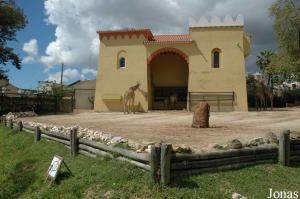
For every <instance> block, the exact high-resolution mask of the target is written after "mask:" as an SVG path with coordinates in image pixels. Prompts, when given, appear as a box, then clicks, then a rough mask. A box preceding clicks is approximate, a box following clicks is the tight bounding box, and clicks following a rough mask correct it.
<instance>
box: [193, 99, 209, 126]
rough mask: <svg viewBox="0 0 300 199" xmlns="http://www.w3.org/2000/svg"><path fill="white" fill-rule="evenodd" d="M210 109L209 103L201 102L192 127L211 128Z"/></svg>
mask: <svg viewBox="0 0 300 199" xmlns="http://www.w3.org/2000/svg"><path fill="white" fill-rule="evenodd" d="M209 111H210V106H209V104H208V103H206V102H200V103H199V104H198V105H197V106H196V109H195V111H194V117H193V124H192V127H194V128H209Z"/></svg>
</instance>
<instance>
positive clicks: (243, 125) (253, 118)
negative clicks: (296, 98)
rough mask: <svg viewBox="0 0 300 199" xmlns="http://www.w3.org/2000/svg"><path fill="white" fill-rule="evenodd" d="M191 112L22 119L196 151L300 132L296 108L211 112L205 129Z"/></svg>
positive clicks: (99, 114) (299, 118)
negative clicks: (195, 122)
mask: <svg viewBox="0 0 300 199" xmlns="http://www.w3.org/2000/svg"><path fill="white" fill-rule="evenodd" d="M192 118H193V113H191V112H190V113H189V112H184V111H154V112H148V113H136V114H130V115H124V114H123V113H80V114H68V115H50V116H38V117H32V118H24V120H27V121H34V122H40V123H46V124H55V125H63V126H71V125H80V126H82V127H86V128H91V129H97V130H102V131H104V132H105V133H111V134H113V135H118V136H123V137H126V138H128V139H130V140H133V141H135V142H138V143H150V142H167V143H172V144H173V145H175V146H178V145H182V144H185V145H188V146H190V147H191V148H192V149H194V150H196V151H198V150H201V149H203V148H206V147H207V146H209V145H210V144H216V143H219V144H223V143H226V142H227V141H228V140H231V139H239V140H241V141H243V142H245V141H247V140H249V139H252V138H257V137H263V136H264V135H265V134H266V133H268V132H274V133H276V134H279V133H280V132H282V131H283V130H284V129H290V130H292V131H296V132H299V131H300V107H298V108H287V109H278V110H275V111H263V112H223V113H215V112H213V113H211V117H210V126H211V128H209V129H195V128H192V127H191V122H192Z"/></svg>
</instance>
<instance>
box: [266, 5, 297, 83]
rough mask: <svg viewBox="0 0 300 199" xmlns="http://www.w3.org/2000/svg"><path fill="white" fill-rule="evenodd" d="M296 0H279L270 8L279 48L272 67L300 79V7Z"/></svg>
mask: <svg viewBox="0 0 300 199" xmlns="http://www.w3.org/2000/svg"><path fill="white" fill-rule="evenodd" d="M297 5H299V4H296V3H295V2H294V0H277V1H276V2H275V3H274V4H273V5H272V7H271V8H270V16H272V17H274V24H273V27H274V30H275V34H276V38H277V41H278V46H279V49H278V50H277V53H276V55H275V56H274V57H273V59H272V61H271V67H270V68H272V69H273V70H275V71H276V72H277V73H278V72H285V73H286V74H288V75H289V76H294V78H295V79H297V80H300V8H299V6H298V7H297Z"/></svg>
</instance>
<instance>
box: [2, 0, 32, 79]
mask: <svg viewBox="0 0 300 199" xmlns="http://www.w3.org/2000/svg"><path fill="white" fill-rule="evenodd" d="M26 24H27V18H26V16H25V15H24V14H23V10H22V9H21V8H19V7H18V6H17V5H16V3H15V1H13V0H9V1H5V0H0V78H4V79H8V77H7V75H6V74H5V73H6V72H7V70H5V69H4V68H3V66H5V65H6V64H7V63H8V62H11V63H12V64H13V65H14V66H15V67H16V68H17V69H20V68H21V59H20V58H19V56H18V55H17V54H15V53H14V49H13V48H10V47H8V46H7V42H8V41H16V33H17V31H19V30H22V29H24V28H25V26H26Z"/></svg>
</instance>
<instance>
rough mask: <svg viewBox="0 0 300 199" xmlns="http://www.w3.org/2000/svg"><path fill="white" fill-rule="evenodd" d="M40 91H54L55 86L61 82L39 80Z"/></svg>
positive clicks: (49, 92)
mask: <svg viewBox="0 0 300 199" xmlns="http://www.w3.org/2000/svg"><path fill="white" fill-rule="evenodd" d="M38 83H39V84H38V89H37V90H38V92H39V93H47V94H52V93H53V87H58V86H60V84H58V83H56V81H39V82H38Z"/></svg>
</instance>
